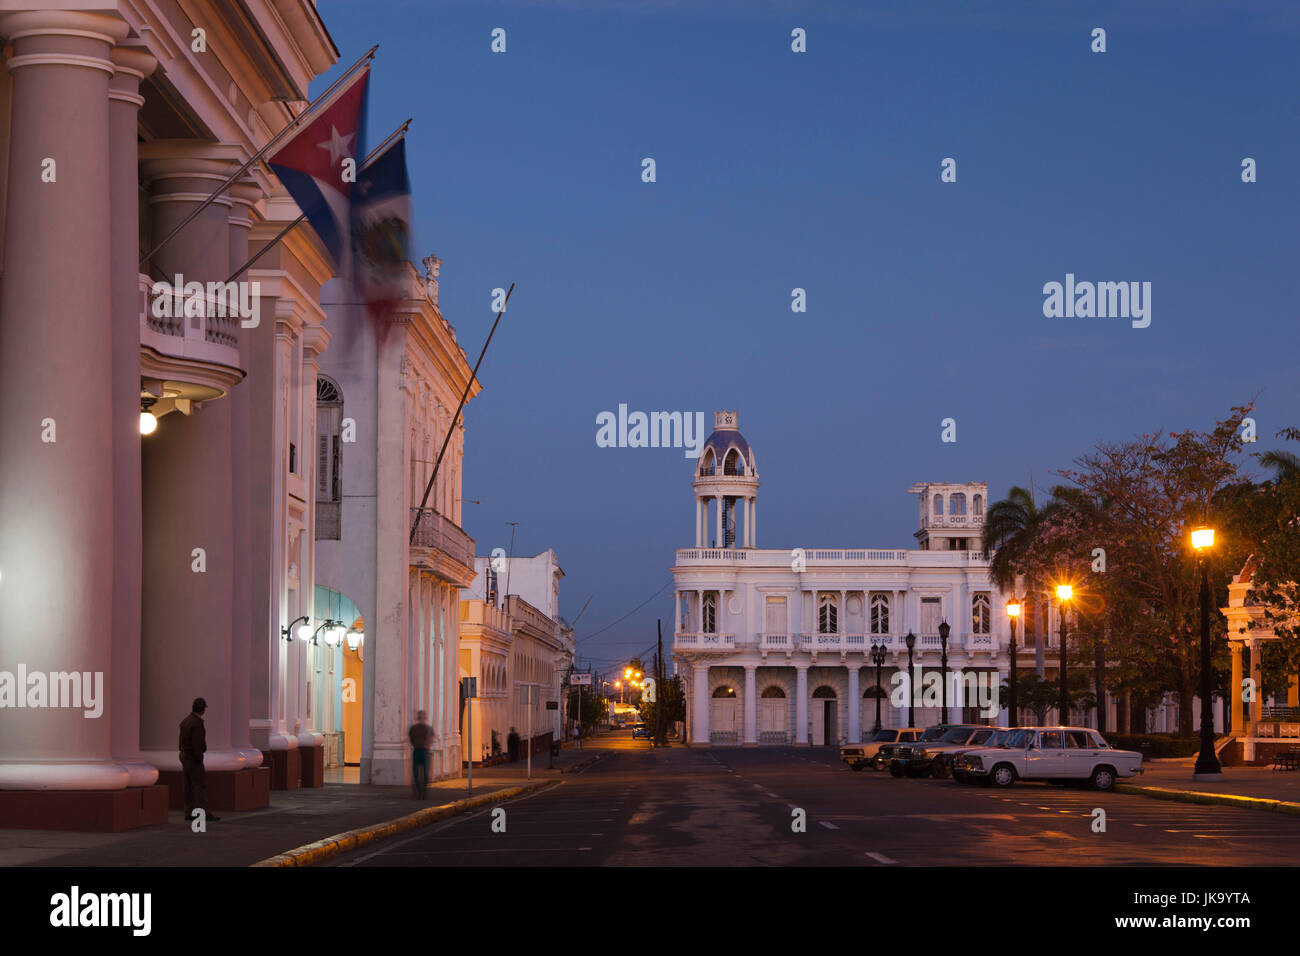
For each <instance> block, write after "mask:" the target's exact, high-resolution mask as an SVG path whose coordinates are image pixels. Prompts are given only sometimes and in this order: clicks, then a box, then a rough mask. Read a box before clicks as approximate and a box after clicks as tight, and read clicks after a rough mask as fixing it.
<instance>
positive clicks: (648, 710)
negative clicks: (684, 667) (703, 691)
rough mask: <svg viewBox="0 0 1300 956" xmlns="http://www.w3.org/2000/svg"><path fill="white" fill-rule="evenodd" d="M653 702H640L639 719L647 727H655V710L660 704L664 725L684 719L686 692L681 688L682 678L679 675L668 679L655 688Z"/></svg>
mask: <svg viewBox="0 0 1300 956" xmlns="http://www.w3.org/2000/svg"><path fill="white" fill-rule="evenodd" d="M655 697H656V698H657V699H656V700H654V701H648V700H643V701H641V719H642V720H643V721H644V722H645V725H646V726H647V727H655V726H657V724H656V720H657V716H656V715H657V713H658V712H657V710H656V708H657V707H658V706H659V705H660V704H661V703H662V705H663V708H664V723H665V724H675V723H680V722H681V721H683V720H685V719H686V691H685V689H684V688H683V687H682V678H681V675H680V674H675V675H673V676H672V677H669V678H668V679H667V680H665V681H664V682H663V683H662V684H660V685H659V686H657V687H656V688H655Z"/></svg>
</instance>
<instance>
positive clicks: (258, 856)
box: [0, 739, 601, 867]
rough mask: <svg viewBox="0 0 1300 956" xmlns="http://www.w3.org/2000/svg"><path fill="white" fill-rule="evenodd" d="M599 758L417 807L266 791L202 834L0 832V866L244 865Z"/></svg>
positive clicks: (504, 778) (173, 817)
mask: <svg viewBox="0 0 1300 956" xmlns="http://www.w3.org/2000/svg"><path fill="white" fill-rule="evenodd" d="M534 756H536V755H534ZM600 756H601V748H600V743H599V740H598V739H597V740H594V741H590V742H588V743H587V745H586V747H585V749H583V750H577V749H576V748H572V747H566V748H564V749H563V750H562V751H561V752H560V755H559V756H558V757H556V758H555V769H553V770H548V769H547V763H548V762H549V755H547V754H543V755H541V757H540V759H537V760H535V761H534V763H533V776H532V781H531V784H530V783H529V781H527V780H526V779H525V778H526V768H525V765H524V762H523V761H520V762H519V763H517V764H502V765H500V766H496V767H489V768H487V769H486V770H480V769H475V771H474V790H473V793H471V792H470V791H469V789H468V787H467V780H466V778H465V777H459V778H451V779H447V780H440V781H437V782H435V783H431V784H430V785H429V793H428V797H427V799H426V800H424V801H423V802H421V801H418V800H416V799H415V798H413V797H412V796H411V791H410V789H409V788H408V787H375V786H362V785H361V784H347V783H327V784H326V785H325V786H324V787H322V788H319V789H311V790H272V791H271V806H270V807H267V808H265V809H261V810H250V811H247V812H245V813H222V814H220V816H221V819H220V820H219V821H217V822H214V823H210V824H209V825H208V829H207V832H206V833H193V832H191V830H190V828H189V825H188V824H187V823H186V822H185V821H184V820H183V813H182V812H181V811H179V810H174V811H172V812H171V813H169V814H168V822H167V824H166V825H165V826H163V825H160V826H154V827H144V828H142V829H139V830H128V831H125V832H123V833H78V832H71V831H65V830H9V829H0V866H77V867H83V866H251V865H252V864H254V863H257V862H260V861H262V860H266V859H268V858H270V857H274V856H276V855H277V854H283V853H287V852H288V851H291V850H293V849H295V848H299V847H304V846H306V845H309V844H314V843H318V842H319V841H328V840H330V839H331V838H334V837H337V836H338V835H340V834H344V833H349V832H351V831H357V830H368V829H370V828H384V833H387V832H390V831H391V832H395V831H396V829H399V828H409V827H410V826H411V825H423V824H424V823H431V822H433V821H434V820H435V819H438V818H440V817H445V816H449V815H454V814H455V813H458V812H462V808H460V807H458V806H455V805H457V804H460V803H461V802H462V801H465V800H467V799H471V798H485V799H486V801H487V802H490V799H491V794H493V793H501V794H503V795H505V794H507V793H510V792H512V791H516V790H517V789H518V788H520V787H521V786H531V787H537V786H544V785H545V784H546V783H547V782H548V781H549V782H554V781H558V780H560V779H562V778H561V774H563V773H566V772H568V773H572V772H573V771H574V770H577V769H581V768H582V767H584V766H587V765H589V764H590V763H592V762H593V761H595V760H597V759H599V758H600ZM475 802H478V801H475ZM448 805H452V808H451V809H449V810H447V811H445V812H443V813H441V814H425V815H424V818H422V819H421V820H420V821H419V822H416V823H414V824H412V823H411V822H409V821H408V822H407V823H405V824H403V825H402V826H401V827H397V826H394V823H395V821H397V820H399V819H401V818H403V817H408V816H409V815H411V814H412V813H414V812H416V811H420V810H424V809H426V808H433V807H446V806H448Z"/></svg>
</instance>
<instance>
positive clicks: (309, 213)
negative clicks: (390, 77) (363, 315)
mask: <svg viewBox="0 0 1300 956" xmlns="http://www.w3.org/2000/svg"><path fill="white" fill-rule="evenodd" d="M369 82H370V66H369V64H367V65H366V66H364V67H362V68H361V69H360V70H359V71H357V75H356V76H354V77H353V78H352V79H351V80H349V81H348V83H347V84H346V85H345V86H343V87H342V88H340V89H339V90H338V91H336V92H335V93H334V94H333V95H332V96H331V98H330V100H329V101H328V102H327V103H324V104H322V105H321V106H320V108H319V112H318V115H317V116H316V118H315V119H313V120H311V121H310V122H309V123H307V125H305V126H304V127H303V128H302V129H301V130H299V131H298V132H297V133H295V134H294V136H293V138H292V139H290V140H289V142H287V143H286V144H285V145H284V146H282V147H281V148H280V149H278V150H277V151H276V152H275V154H274V155H273V156H271V157H270V158H269V159H268V160H267V163H268V164H269V165H270V167H271V169H272V170H274V171H275V175H276V176H278V177H279V178H280V182H282V183H284V188H285V189H287V190H289V195H290V196H292V197H293V200H294V202H296V203H297V204H298V208H299V209H301V210H302V212H303V215H305V216H306V217H307V221H308V222H309V223H311V227H312V228H313V229H315V230H316V235H318V236H320V239H321V242H323V243H324V244H325V247H326V248H327V249H329V251H330V255H331V256H333V257H334V264H335V266H336V267H338V269H339V271H340V272H342V271H343V269H344V262H345V260H344V258H343V257H344V255H345V254H346V253H347V252H348V249H349V242H348V236H349V223H350V222H351V218H352V216H351V207H352V199H353V194H354V192H355V186H356V180H357V178H358V177H359V176H360V173H359V172H358V167H359V166H360V165H361V161H362V159H363V157H364V156H365V149H364V144H363V137H364V131H365V127H366V90H367V88H368V86H369Z"/></svg>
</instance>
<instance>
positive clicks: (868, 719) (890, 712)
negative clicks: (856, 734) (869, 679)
mask: <svg viewBox="0 0 1300 956" xmlns="http://www.w3.org/2000/svg"><path fill="white" fill-rule="evenodd" d="M877 694H879V696H877ZM877 700H879V701H880V726H881V728H882V729H884V728H889V727H893V726H894V724H893V718H894V708H893V707H892V706H891V704H890V701H889V688H888V686H887V685H885V686H882V687H881V688H880V690H879V692H877V690H876V685H875V683H874V682H873V683H872V684H871V686H870V687H868V688H867V689H866V690H864V691H863V692H862V701H861V705H862V711H861V716H860V718H859V720H858V726H859V727H861V728H862V739H863V740H870V739H871V734H872V733H873V732H874V731H875V729H876V701H877Z"/></svg>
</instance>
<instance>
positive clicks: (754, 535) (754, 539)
mask: <svg viewBox="0 0 1300 956" xmlns="http://www.w3.org/2000/svg"><path fill="white" fill-rule="evenodd" d="M749 520H750V521H752V522H753V524H754V527H753V530H751V531H750V532H749V546H750V547H751V548H757V547H758V496H757V495H755V496H754V501H753V503H752V504H751V505H750V506H749Z"/></svg>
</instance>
